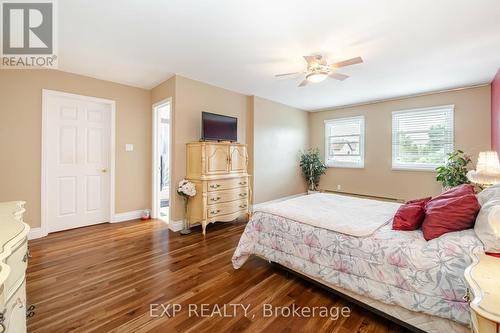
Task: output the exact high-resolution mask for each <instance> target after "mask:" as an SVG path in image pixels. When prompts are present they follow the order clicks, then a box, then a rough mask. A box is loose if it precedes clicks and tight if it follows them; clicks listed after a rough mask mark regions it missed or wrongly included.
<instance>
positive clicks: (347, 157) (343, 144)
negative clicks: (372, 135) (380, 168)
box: [325, 116, 365, 168]
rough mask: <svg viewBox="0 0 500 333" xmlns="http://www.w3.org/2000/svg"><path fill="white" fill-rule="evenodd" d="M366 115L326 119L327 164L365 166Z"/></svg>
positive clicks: (353, 166) (333, 165)
mask: <svg viewBox="0 0 500 333" xmlns="http://www.w3.org/2000/svg"><path fill="white" fill-rule="evenodd" d="M364 155H365V117H363V116H359V117H349V118H338V119H330V120H325V164H326V165H327V166H330V167H346V168H363V167H364V163H365V161H364Z"/></svg>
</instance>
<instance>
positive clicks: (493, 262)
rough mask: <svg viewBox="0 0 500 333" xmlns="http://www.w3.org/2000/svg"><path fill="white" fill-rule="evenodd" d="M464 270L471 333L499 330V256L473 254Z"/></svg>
mask: <svg viewBox="0 0 500 333" xmlns="http://www.w3.org/2000/svg"><path fill="white" fill-rule="evenodd" d="M473 259H474V262H473V263H472V265H470V266H469V267H468V268H467V269H466V270H465V280H466V281H467V284H468V286H469V289H468V291H467V295H466V296H465V298H466V300H468V301H469V305H470V314H471V331H472V333H499V332H500V258H495V257H492V256H488V255H485V254H480V255H479V256H477V257H476V256H473Z"/></svg>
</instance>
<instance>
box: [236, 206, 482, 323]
mask: <svg viewBox="0 0 500 333" xmlns="http://www.w3.org/2000/svg"><path fill="white" fill-rule="evenodd" d="M473 251H474V252H481V251H483V245H482V243H481V241H480V240H479V239H478V238H477V236H476V234H475V233H474V230H473V229H470V230H464V231H460V232H453V233H448V234H445V235H443V236H441V237H439V238H437V239H433V240H431V241H428V242H427V241H426V240H425V239H424V238H423V235H422V232H421V231H420V230H417V231H395V230H392V229H391V222H390V223H388V224H387V225H385V226H383V227H381V228H380V229H379V230H377V231H376V232H375V233H374V234H372V235H371V236H369V237H364V238H358V237H353V236H348V235H344V234H340V233H337V232H334V231H330V230H326V229H321V228H317V227H313V226H310V225H307V224H303V223H300V222H296V221H293V220H289V219H286V218H283V217H280V216H276V215H272V214H268V213H263V212H256V213H255V214H254V215H253V216H252V219H251V220H250V222H248V224H247V226H246V228H245V231H244V232H243V234H242V236H241V239H240V242H239V244H238V247H237V248H236V251H235V253H234V255H233V259H232V262H233V267H234V268H235V269H238V268H239V267H241V266H242V265H243V264H244V263H245V261H246V260H247V259H248V257H249V256H250V255H252V254H256V255H259V256H261V257H263V258H266V259H268V260H270V261H273V262H276V263H279V264H282V265H284V266H287V267H289V268H293V269H295V270H296V271H298V272H303V273H306V274H308V275H310V276H313V277H316V278H319V279H320V280H323V281H326V282H328V283H330V284H333V285H336V286H339V287H342V288H345V289H348V290H351V291H353V292H356V293H358V294H361V295H365V296H368V297H371V298H374V299H377V300H379V301H382V302H384V303H388V304H397V305H399V306H401V307H404V308H406V309H409V310H412V311H418V312H424V313H427V314H431V315H435V316H439V317H443V318H447V319H451V320H454V321H457V322H459V323H463V324H466V323H468V322H469V315H468V305H467V303H466V302H465V301H464V300H463V298H462V297H463V296H464V295H465V290H466V285H465V280H464V271H465V268H466V267H467V266H469V265H470V264H471V263H472V258H471V253H472V252H473Z"/></svg>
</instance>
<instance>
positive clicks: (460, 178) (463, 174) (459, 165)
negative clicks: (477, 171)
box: [436, 150, 471, 189]
mask: <svg viewBox="0 0 500 333" xmlns="http://www.w3.org/2000/svg"><path fill="white" fill-rule="evenodd" d="M469 163H471V158H470V156H469V155H467V154H464V152H463V151H461V150H457V151H454V152H453V153H449V154H448V159H447V160H446V163H445V164H444V165H442V166H439V167H437V168H436V171H437V176H436V180H437V181H438V182H440V183H441V184H442V185H443V188H445V189H449V188H452V187H455V186H458V185H462V184H469V183H470V182H469V180H468V179H467V171H468V165H469Z"/></svg>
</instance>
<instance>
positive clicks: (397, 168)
mask: <svg viewBox="0 0 500 333" xmlns="http://www.w3.org/2000/svg"><path fill="white" fill-rule="evenodd" d="M436 168H437V167H436ZM392 171H418V172H432V173H436V169H435V168H434V167H431V168H425V167H416V166H415V167H412V166H393V167H392Z"/></svg>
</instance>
